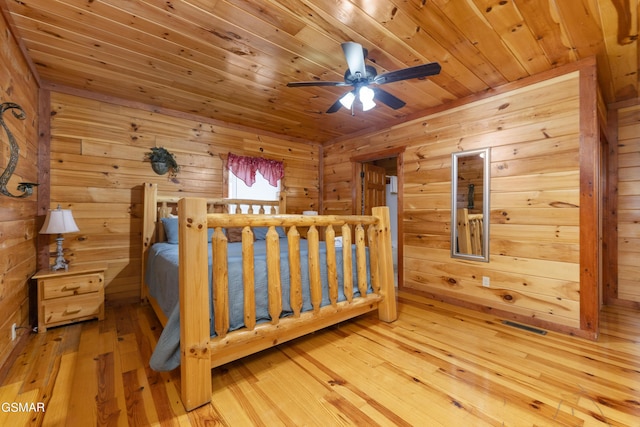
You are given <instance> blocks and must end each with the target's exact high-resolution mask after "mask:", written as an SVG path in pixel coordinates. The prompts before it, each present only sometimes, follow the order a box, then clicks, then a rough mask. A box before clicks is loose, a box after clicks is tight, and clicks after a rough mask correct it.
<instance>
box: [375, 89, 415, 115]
mask: <svg viewBox="0 0 640 427" xmlns="http://www.w3.org/2000/svg"><path fill="white" fill-rule="evenodd" d="M373 93H375V99H377V100H378V101H380V102H382V103H383V104H386V105H388V106H389V107H391V108H393V109H394V110H397V109H398V108H402V107H404V106H405V105H407V103H406V102H404V101H403V100H402V99H400V98H398V97H396V96H395V95H391V94H390V93H389V92H387V91H386V90H382V89H380V88H379V87H375V88H373Z"/></svg>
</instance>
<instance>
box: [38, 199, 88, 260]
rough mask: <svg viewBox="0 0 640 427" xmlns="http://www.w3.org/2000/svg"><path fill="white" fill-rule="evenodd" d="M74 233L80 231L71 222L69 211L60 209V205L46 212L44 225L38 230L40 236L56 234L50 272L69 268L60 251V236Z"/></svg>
mask: <svg viewBox="0 0 640 427" xmlns="http://www.w3.org/2000/svg"><path fill="white" fill-rule="evenodd" d="M76 231H80V229H79V228H78V226H77V225H76V222H75V221H74V220H73V215H72V214H71V210H69V209H62V208H61V207H60V205H58V207H57V208H56V209H49V212H47V217H46V218H45V220H44V225H43V226H42V229H41V230H40V234H57V235H58V237H57V238H56V242H57V245H56V249H57V257H56V263H55V264H53V265H52V266H51V270H54V271H55V270H60V269H62V268H64V269H65V271H66V270H67V269H68V268H69V266H68V264H67V261H65V259H64V255H63V251H62V241H63V240H64V237H62V235H63V234H64V233H75V232H76Z"/></svg>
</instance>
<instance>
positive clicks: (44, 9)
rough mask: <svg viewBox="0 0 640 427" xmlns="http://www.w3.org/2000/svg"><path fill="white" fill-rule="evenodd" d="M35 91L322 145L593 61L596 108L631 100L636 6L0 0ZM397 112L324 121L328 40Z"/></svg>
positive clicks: (329, 75)
mask: <svg viewBox="0 0 640 427" xmlns="http://www.w3.org/2000/svg"><path fill="white" fill-rule="evenodd" d="M0 7H2V9H3V11H4V12H5V16H7V17H8V19H9V20H10V21H11V22H9V25H10V26H11V28H12V29H15V31H16V37H17V39H18V40H20V42H21V43H22V44H23V45H24V47H25V51H26V52H27V55H28V57H29V59H30V60H31V61H32V62H33V64H34V68H35V69H36V70H37V72H38V77H39V79H40V80H41V81H43V82H44V84H45V85H46V86H47V87H61V86H66V87H69V88H71V89H79V90H88V91H92V92H95V93H98V94H99V95H106V96H114V97H118V98H122V99H125V100H129V101H131V102H132V103H142V104H147V105H152V106H156V107H160V108H168V109H173V110H176V111H178V112H182V113H186V114H196V115H199V116H202V117H204V118H208V119H214V120H216V121H218V122H219V123H221V124H225V123H226V124H231V125H237V126H243V127H250V128H253V129H256V130H257V131H262V132H266V133H273V134H278V135H281V136H286V137H289V138H297V139H301V140H305V141H311V142H318V143H325V142H330V141H334V140H336V139H341V138H344V137H346V136H348V135H354V134H358V133H362V132H365V131H370V130H373V129H380V128H387V127H390V126H393V125H395V124H398V123H400V122H402V121H405V120H407V119H408V118H414V117H417V116H418V115H420V114H422V113H424V112H425V111H426V110H427V109H429V108H432V107H439V106H441V105H443V104H446V103H449V102H452V101H457V100H459V99H461V98H465V97H468V96H471V95H474V94H477V93H482V92H485V91H487V90H490V89H495V88H497V87H499V86H501V85H503V84H505V83H508V82H512V81H516V80H519V79H521V78H523V77H526V76H530V75H534V74H537V73H540V72H542V71H546V70H549V69H552V68H555V67H558V66H560V65H564V64H567V63H570V62H574V61H577V60H580V59H584V58H587V57H590V56H595V57H596V58H597V61H598V78H599V83H600V86H601V89H602V94H603V97H604V100H605V102H606V103H615V102H620V101H625V100H629V99H632V98H634V97H636V96H637V93H638V61H639V58H638V46H637V44H638V41H637V31H638V28H637V27H638V22H637V20H638V16H637V15H638V0H629V1H625V0H572V1H564V0H502V1H498V0H466V1H451V0H430V1H424V0H412V1H403V2H398V1H393V0H366V1H365V0H342V1H338V2H336V1H333V0H259V1H252V2H247V1H242V0H217V1H214V2H212V1H207V0H183V1H176V2H166V1H161V0H131V1H126V2H125V1H117V0H102V1H92V2H87V1H86V0H57V1H51V0H25V1H20V2H16V1H10V0H0ZM345 41H355V42H357V43H360V44H362V46H363V47H364V48H365V49H367V50H368V53H369V54H368V59H367V64H368V65H371V66H373V67H374V68H375V69H376V71H377V72H378V73H379V74H380V73H383V72H387V71H394V70H398V69H401V68H404V67H410V66H414V65H418V64H423V63H429V62H438V63H440V65H441V66H442V70H441V72H440V74H439V75H435V76H431V77H428V78H426V79H412V80H405V81H399V82H394V83H392V84H388V85H385V86H384V89H385V90H388V92H389V93H391V94H393V95H395V96H397V97H398V98H400V99H402V100H403V101H405V102H406V105H405V106H404V107H402V108H400V109H398V110H393V109H391V108H389V107H387V106H385V105H383V104H382V103H380V102H378V105H377V107H375V108H374V109H372V110H370V111H368V112H366V113H365V112H362V111H361V110H360V109H359V106H356V109H355V110H354V114H353V115H352V114H351V112H350V111H347V110H345V109H341V110H339V111H338V112H336V113H334V114H327V113H326V111H327V109H328V108H329V106H331V105H332V104H333V103H334V102H335V101H336V100H337V99H338V98H339V97H340V96H342V94H344V93H345V92H346V91H348V90H350V88H348V87H299V88H290V87H287V86H286V85H287V83H289V82H296V81H314V80H317V81H342V80H343V76H344V74H345V71H346V70H347V65H346V61H345V58H344V54H343V51H342V48H341V43H343V42H345Z"/></svg>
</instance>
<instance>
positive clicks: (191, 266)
mask: <svg viewBox="0 0 640 427" xmlns="http://www.w3.org/2000/svg"><path fill="white" fill-rule="evenodd" d="M178 211H179V213H180V215H179V220H178V223H179V238H180V246H179V256H180V262H179V278H180V279H179V280H180V335H181V339H180V352H181V368H180V369H181V378H182V380H181V387H182V390H181V393H182V402H183V404H184V406H185V408H186V409H187V410H191V409H194V408H196V407H198V406H201V405H203V404H205V403H207V402H209V401H210V399H211V394H212V390H211V368H213V367H215V366H219V365H221V364H224V363H228V362H230V361H233V360H236V359H238V358H240V357H243V356H246V355H249V354H252V353H255V352H257V351H260V350H263V349H266V348H269V347H272V346H274V345H277V344H280V343H282V342H285V341H288V340H291V339H294V338H297V337H299V336H302V335H305V334H308V333H310V332H313V331H316V330H319V329H322V328H325V327H327V326H330V325H333V324H336V323H338V322H341V321H343V320H347V319H349V318H352V317H355V316H358V315H361V314H363V313H366V312H369V311H372V310H378V315H379V318H380V319H381V320H383V321H387V322H390V321H393V320H395V319H396V317H397V311H396V298H395V286H394V277H393V261H392V255H391V233H390V229H389V212H388V208H386V207H379V208H374V211H373V213H374V214H373V215H372V216H333V215H327V216H324V215H320V216H304V215H269V216H265V215H242V216H238V215H224V214H207V208H206V203H205V200H204V199H194V198H185V199H181V200H180V202H179V208H178ZM233 227H242V228H243V233H242V243H243V271H244V272H246V273H247V275H246V276H245V279H244V282H245V290H247V291H246V292H244V298H245V307H246V308H245V325H246V327H245V328H242V329H240V330H238V331H233V332H227V329H228V317H229V316H228V313H229V308H228V297H227V293H228V289H227V282H228V271H227V265H226V263H227V252H226V250H227V238H226V235H225V234H224V233H223V232H222V228H233ZM252 227H268V228H269V232H268V233H267V237H266V248H267V249H266V250H267V275H268V295H269V314H270V317H271V319H272V320H271V322H270V323H259V324H256V319H255V311H254V310H252V309H251V307H252V306H255V300H253V298H255V296H254V295H253V292H251V291H249V290H250V289H252V286H251V284H249V285H247V283H252V282H251V277H252V276H253V264H252V262H253V261H252V260H253V252H252V247H253V233H252ZM275 227H283V228H284V229H286V230H288V232H287V240H288V246H289V255H288V257H289V259H288V261H289V265H290V271H292V273H291V275H290V282H291V283H290V285H291V288H290V295H291V301H290V302H291V307H292V309H293V315H292V316H290V317H286V318H281V317H280V315H281V312H282V304H281V303H282V301H281V282H280V279H281V278H280V249H279V246H278V245H279V237H278V233H277V232H276V231H275ZM301 227H304V228H305V229H308V231H307V233H306V237H307V240H308V243H307V244H308V248H309V251H308V252H309V258H308V265H309V288H310V296H311V304H312V305H313V309H312V310H311V311H307V312H301V310H300V307H301V306H302V297H301V294H302V287H301V286H302V285H301V282H300V277H299V274H296V272H295V270H296V266H299V265H300V259H299V258H300V253H299V251H297V248H298V247H299V244H300V233H299V232H298V229H299V228H301ZM365 227H366V231H365ZM208 228H214V229H215V233H214V235H213V238H212V242H211V245H212V253H213V268H212V274H213V283H214V284H215V285H214V292H213V295H209V278H208V277H207V276H208V261H207V258H208V247H207V245H208V244H207V230H208ZM318 228H324V235H325V237H326V240H327V241H329V242H331V241H333V236H334V235H335V230H336V229H339V230H340V232H341V234H342V237H343V242H344V247H345V248H351V240H352V236H354V237H353V239H354V242H353V243H354V244H355V251H354V253H355V258H356V259H355V260H353V261H354V262H352V260H351V257H352V251H351V250H342V251H341V252H342V257H343V263H342V264H343V268H344V274H343V277H344V283H343V288H342V290H343V292H344V295H345V300H344V301H338V280H337V274H336V268H337V265H338V263H337V262H336V250H335V246H334V245H332V244H327V245H326V262H327V266H326V268H327V270H326V271H327V272H328V275H327V278H328V282H329V283H328V289H329V299H330V304H328V305H325V306H323V307H321V306H320V300H321V298H322V289H321V286H322V285H321V283H320V282H321V280H320V265H319V260H320V256H319V235H320V233H319V232H318ZM367 250H368V251H369V256H368V259H369V260H370V262H369V273H370V279H371V282H370V284H371V288H372V289H373V292H372V293H367V288H368V286H369V283H368V281H367V266H366V264H367V261H366V260H367V255H366V253H367ZM352 265H354V266H355V267H352ZM352 268H356V270H357V271H356V272H353V271H352ZM351 277H356V278H357V279H356V280H357V283H356V284H355V286H356V287H357V289H358V290H359V291H360V292H359V294H360V296H356V295H354V294H353V288H354V284H353V283H352V282H351ZM211 298H212V299H213V306H214V312H215V316H214V327H215V331H216V336H215V337H214V338H211V337H210V324H209V314H210V313H209V301H211V300H210V299H211ZM252 316H253V317H252Z"/></svg>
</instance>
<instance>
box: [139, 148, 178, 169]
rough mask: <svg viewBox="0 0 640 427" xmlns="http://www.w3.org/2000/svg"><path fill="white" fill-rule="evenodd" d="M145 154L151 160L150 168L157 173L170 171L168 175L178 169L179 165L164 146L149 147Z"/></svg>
mask: <svg viewBox="0 0 640 427" xmlns="http://www.w3.org/2000/svg"><path fill="white" fill-rule="evenodd" d="M145 155H146V156H147V159H149V161H150V162H151V169H153V171H154V172H155V173H157V174H158V175H164V174H166V173H167V172H170V176H175V175H176V174H177V173H178V172H179V171H180V166H179V165H178V162H176V159H175V158H174V157H173V154H171V153H170V152H169V151H167V149H166V148H164V147H151V151H150V152H148V153H146V154H145Z"/></svg>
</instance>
